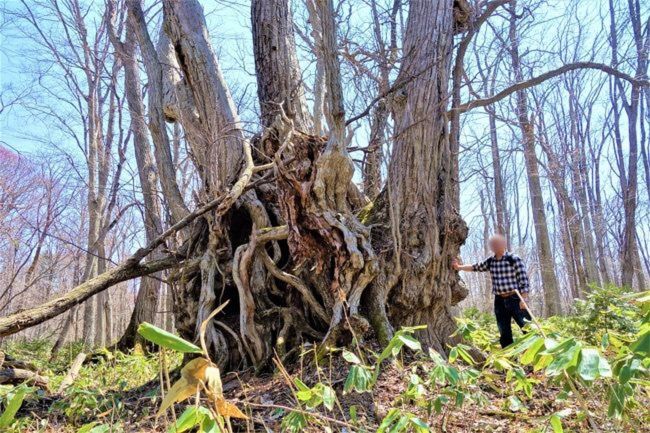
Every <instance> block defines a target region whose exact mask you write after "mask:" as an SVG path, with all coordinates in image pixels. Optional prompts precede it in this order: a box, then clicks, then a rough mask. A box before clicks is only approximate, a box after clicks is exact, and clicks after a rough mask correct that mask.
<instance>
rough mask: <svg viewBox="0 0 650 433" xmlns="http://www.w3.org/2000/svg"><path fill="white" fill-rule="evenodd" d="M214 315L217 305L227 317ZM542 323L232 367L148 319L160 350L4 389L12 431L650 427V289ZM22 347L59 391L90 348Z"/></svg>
mask: <svg viewBox="0 0 650 433" xmlns="http://www.w3.org/2000/svg"><path fill="white" fill-rule="evenodd" d="M215 313H216V312H215ZM539 325H540V326H538V325H537V324H536V323H531V324H529V325H528V326H527V328H526V331H527V332H526V333H525V334H520V335H519V338H518V339H517V340H516V341H515V343H514V344H513V345H511V346H510V347H508V348H506V349H500V348H499V346H498V333H497V330H496V326H495V324H494V320H493V318H492V316H491V315H489V314H486V313H481V312H479V311H477V310H475V309H469V310H466V311H465V312H464V314H463V315H462V316H461V317H459V318H458V330H457V335H458V337H459V341H461V342H460V343H459V344H458V345H456V346H454V347H450V348H449V352H448V356H447V357H443V356H441V355H440V354H438V353H436V352H434V351H430V350H425V349H424V348H423V347H422V346H421V344H420V343H419V341H418V340H417V339H416V338H415V335H416V334H417V331H418V329H419V328H418V327H412V328H403V329H401V330H400V331H398V332H397V333H396V334H395V336H394V337H393V339H392V340H391V341H390V343H389V344H388V346H387V347H385V348H381V349H380V348H377V350H372V349H371V348H369V347H368V344H363V345H362V344H360V342H358V341H353V343H352V344H351V345H350V346H349V347H348V348H346V349H334V350H330V351H323V350H322V349H321V348H317V347H313V346H311V347H305V348H304V351H303V353H302V355H301V356H300V358H299V359H298V360H297V361H296V362H293V363H286V364H283V363H282V361H281V360H280V359H277V360H276V362H275V365H274V368H273V370H274V372H273V373H269V374H268V375H266V376H264V375H261V376H259V375H257V376H254V375H253V374H248V375H246V374H245V373H244V374H242V375H240V376H229V377H228V378H226V377H225V376H223V375H222V374H221V373H220V372H219V370H218V369H217V368H216V366H215V365H214V364H213V363H212V362H211V360H210V358H209V356H208V354H207V351H206V350H205V349H204V348H203V347H199V346H202V344H200V345H195V344H193V343H191V342H187V341H184V340H182V339H180V338H178V337H176V336H174V335H172V334H169V333H166V332H165V331H163V330H160V329H158V328H155V327H153V326H151V325H144V326H143V327H141V329H140V333H141V335H142V336H144V337H145V338H146V339H148V340H150V341H151V342H154V343H156V344H158V345H159V348H160V350H159V352H157V353H155V354H151V355H144V354H128V355H126V354H122V353H119V352H108V351H104V352H101V353H98V354H95V355H93V356H92V357H91V358H90V361H89V362H88V363H87V364H86V365H85V366H84V367H83V368H82V370H81V372H80V375H79V377H77V379H76V380H75V381H74V383H73V384H72V385H71V386H70V387H68V388H67V389H65V390H64V391H63V392H62V393H61V394H56V393H52V392H50V391H49V390H42V389H38V388H36V387H33V386H29V384H23V385H19V386H7V385H3V386H0V405H1V409H0V410H1V412H0V413H1V415H0V431H7V432H11V433H13V432H24V431H44V432H45V431H62V432H68V431H69V432H77V431H78V432H82V433H83V432H85V433H103V432H127V431H168V432H178V433H180V432H183V431H200V432H209V433H216V432H234V431H288V432H302V431H314V432H322V431H348V432H374V431H376V432H380V433H381V432H386V433H388V432H391V433H399V432H418V433H420V432H433V431H459V432H460V431H511V432H515V431H516V432H540V433H541V432H553V433H560V432H569V431H575V432H577V431H597V430H600V431H648V427H647V425H648V422H649V421H650V418H649V411H648V407H649V406H650V395H649V390H650V375H649V369H650V293H649V292H645V293H640V294H638V293H635V294H629V293H626V292H625V291H622V290H620V289H616V288H614V287H607V288H604V289H601V288H595V287H594V288H592V290H591V292H590V294H589V295H588V296H587V298H586V299H585V300H582V301H578V302H577V303H576V305H575V311H574V312H573V314H571V315H569V316H566V317H552V318H549V319H546V320H541V321H540V322H539ZM49 348H50V344H49V343H48V342H46V341H31V342H24V343H12V344H9V345H7V347H5V351H6V352H7V353H10V354H11V355H13V356H14V357H20V358H23V359H29V360H30V361H31V362H33V363H34V364H35V365H36V366H37V367H38V368H39V370H40V372H41V373H42V374H43V375H46V376H48V377H50V384H49V388H50V390H56V389H57V388H58V386H59V384H60V383H61V381H62V380H63V377H64V376H65V373H66V370H67V368H68V366H69V364H70V362H71V361H72V359H74V357H75V356H76V354H77V353H78V352H79V351H80V350H81V347H80V346H79V345H75V344H73V345H69V346H68V347H66V348H65V349H64V350H63V351H62V352H61V353H60V355H59V356H58V357H57V359H55V360H53V361H50V360H48V358H49Z"/></svg>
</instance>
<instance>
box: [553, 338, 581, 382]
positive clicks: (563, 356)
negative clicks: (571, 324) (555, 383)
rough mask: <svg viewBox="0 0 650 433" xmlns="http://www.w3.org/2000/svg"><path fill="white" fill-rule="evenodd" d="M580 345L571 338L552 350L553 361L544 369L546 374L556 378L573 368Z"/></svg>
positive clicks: (578, 354)
mask: <svg viewBox="0 0 650 433" xmlns="http://www.w3.org/2000/svg"><path fill="white" fill-rule="evenodd" d="M581 346H582V344H580V343H579V342H576V341H575V340H573V339H572V338H571V339H569V340H567V341H566V342H564V343H562V344H560V345H558V346H556V347H555V348H554V349H553V353H552V355H553V357H554V358H553V361H552V362H551V363H550V364H549V366H548V367H547V368H546V374H548V375H549V376H557V375H558V374H560V373H561V372H562V371H565V370H568V369H570V368H572V367H575V366H576V365H577V364H578V359H579V357H580V349H581Z"/></svg>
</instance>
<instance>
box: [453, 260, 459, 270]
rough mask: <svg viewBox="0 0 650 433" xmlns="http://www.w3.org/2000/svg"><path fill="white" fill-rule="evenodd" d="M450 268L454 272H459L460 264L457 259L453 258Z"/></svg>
mask: <svg viewBox="0 0 650 433" xmlns="http://www.w3.org/2000/svg"><path fill="white" fill-rule="evenodd" d="M451 267H452V268H454V270H456V271H458V270H460V262H459V261H458V258H453V259H452V260H451Z"/></svg>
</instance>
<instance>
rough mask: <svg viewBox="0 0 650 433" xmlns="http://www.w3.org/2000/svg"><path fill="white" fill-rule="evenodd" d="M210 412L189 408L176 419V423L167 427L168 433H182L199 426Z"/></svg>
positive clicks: (194, 407)
mask: <svg viewBox="0 0 650 433" xmlns="http://www.w3.org/2000/svg"><path fill="white" fill-rule="evenodd" d="M206 416H208V417H209V416H210V411H208V409H206V408H204V407H201V406H190V407H188V408H187V409H185V411H184V412H183V413H182V414H181V416H179V417H178V419H177V420H176V422H175V423H174V424H172V425H170V426H169V428H168V429H167V432H168V433H183V432H184V431H187V430H189V429H191V428H194V427H196V426H197V425H200V424H201V423H202V422H203V420H204V419H205V417H206Z"/></svg>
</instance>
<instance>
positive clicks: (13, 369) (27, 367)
mask: <svg viewBox="0 0 650 433" xmlns="http://www.w3.org/2000/svg"><path fill="white" fill-rule="evenodd" d="M48 382H49V379H48V378H47V377H45V376H42V375H40V374H39V372H38V369H37V368H36V366H34V365H32V364H30V363H28V362H25V361H21V360H18V359H15V358H13V357H11V356H10V355H8V354H6V353H4V352H1V351H0V385H2V384H10V385H18V384H21V383H27V384H28V385H35V386H40V387H47V385H48Z"/></svg>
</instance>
